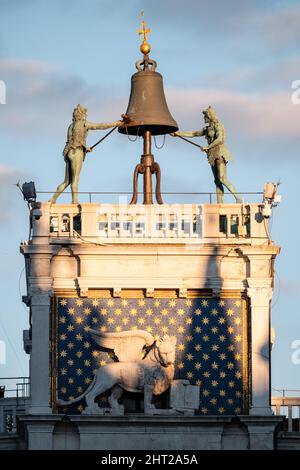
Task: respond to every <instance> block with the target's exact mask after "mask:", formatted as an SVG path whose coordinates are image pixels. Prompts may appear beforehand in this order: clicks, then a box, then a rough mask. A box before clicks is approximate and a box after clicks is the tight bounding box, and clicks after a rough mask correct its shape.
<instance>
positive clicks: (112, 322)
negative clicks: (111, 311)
mask: <svg viewBox="0 0 300 470" xmlns="http://www.w3.org/2000/svg"><path fill="white" fill-rule="evenodd" d="M107 323H108V324H109V325H113V324H114V323H115V319H114V318H112V317H109V318H108V320H107Z"/></svg>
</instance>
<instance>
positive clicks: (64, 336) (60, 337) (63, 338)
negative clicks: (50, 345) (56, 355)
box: [59, 333, 67, 341]
mask: <svg viewBox="0 0 300 470" xmlns="http://www.w3.org/2000/svg"><path fill="white" fill-rule="evenodd" d="M59 339H60V340H61V341H64V340H65V339H67V335H65V334H64V333H62V334H61V335H59Z"/></svg>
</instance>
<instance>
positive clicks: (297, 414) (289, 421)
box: [271, 388, 300, 433]
mask: <svg viewBox="0 0 300 470" xmlns="http://www.w3.org/2000/svg"><path fill="white" fill-rule="evenodd" d="M273 391H274V392H277V393H280V394H281V396H273V397H272V400H271V405H272V408H273V410H274V412H275V414H276V415H281V416H282V415H284V416H286V421H285V422H284V423H283V430H285V431H287V432H297V433H300V390H298V389H275V388H273ZM290 394H293V395H294V396H291V395H290ZM295 394H297V396H295Z"/></svg>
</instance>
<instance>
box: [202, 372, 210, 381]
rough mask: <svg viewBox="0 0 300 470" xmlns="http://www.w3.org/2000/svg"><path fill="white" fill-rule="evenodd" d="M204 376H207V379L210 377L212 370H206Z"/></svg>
mask: <svg viewBox="0 0 300 470" xmlns="http://www.w3.org/2000/svg"><path fill="white" fill-rule="evenodd" d="M203 377H205V378H206V379H209V377H210V372H208V370H206V371H205V372H203Z"/></svg>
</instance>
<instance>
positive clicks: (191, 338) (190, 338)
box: [186, 335, 193, 343]
mask: <svg viewBox="0 0 300 470" xmlns="http://www.w3.org/2000/svg"><path fill="white" fill-rule="evenodd" d="M186 340H187V342H188V343H190V342H191V341H193V337H192V336H191V335H188V336H187V337H186Z"/></svg>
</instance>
